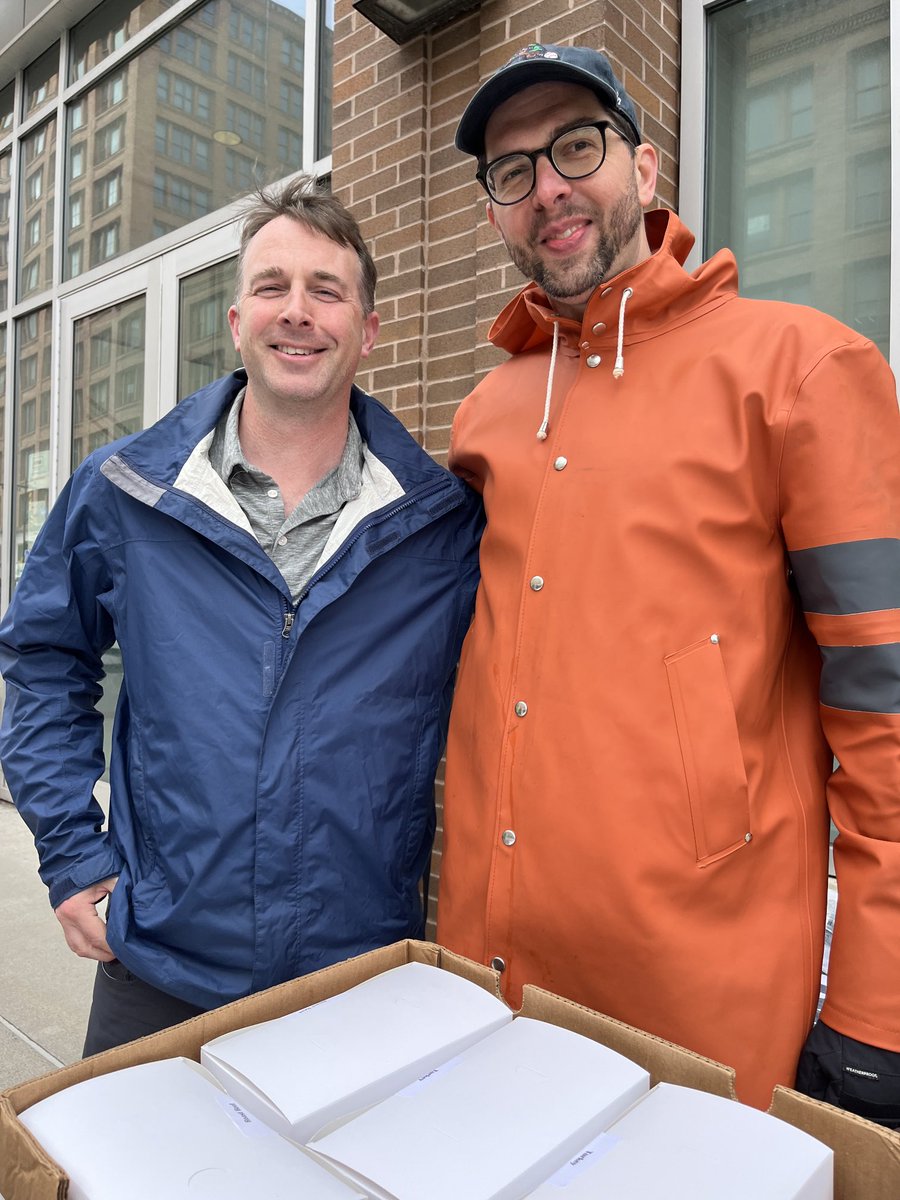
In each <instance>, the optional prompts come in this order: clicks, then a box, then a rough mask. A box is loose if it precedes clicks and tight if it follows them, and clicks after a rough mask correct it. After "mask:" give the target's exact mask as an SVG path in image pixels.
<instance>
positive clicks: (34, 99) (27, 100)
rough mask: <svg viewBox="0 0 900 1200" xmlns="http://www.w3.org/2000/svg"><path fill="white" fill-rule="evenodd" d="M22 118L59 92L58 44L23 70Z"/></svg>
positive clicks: (55, 43)
mask: <svg viewBox="0 0 900 1200" xmlns="http://www.w3.org/2000/svg"><path fill="white" fill-rule="evenodd" d="M23 82H24V85H25V86H24V92H23V104H24V107H23V116H26V117H27V116H30V115H31V113H33V112H34V111H35V109H38V108H40V106H41V105H42V104H45V103H46V102H47V101H48V100H52V99H53V98H54V97H55V96H56V94H57V93H58V91H59V42H54V44H53V45H52V46H51V47H50V49H49V50H45V51H44V53H43V54H42V55H41V56H40V58H36V59H35V60H34V62H33V63H32V64H31V65H30V66H29V67H26V68H25V76H24V80H23Z"/></svg>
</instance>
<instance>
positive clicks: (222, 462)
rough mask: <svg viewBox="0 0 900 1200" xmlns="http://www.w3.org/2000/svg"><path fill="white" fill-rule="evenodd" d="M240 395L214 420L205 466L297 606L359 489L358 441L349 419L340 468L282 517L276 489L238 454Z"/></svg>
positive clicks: (360, 453)
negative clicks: (230, 497)
mask: <svg viewBox="0 0 900 1200" xmlns="http://www.w3.org/2000/svg"><path fill="white" fill-rule="evenodd" d="M245 390H246V389H242V390H241V391H240V392H239V393H238V394H237V396H236V397H235V399H234V403H233V404H232V405H231V408H230V409H228V411H227V412H225V413H223V414H222V416H221V417H220V418H219V423H218V425H217V426H216V429H215V433H214V434H213V439H212V443H211V445H210V448H209V461H210V463H211V465H212V467H213V469H214V470H215V471H216V473H217V474H218V475H219V476H220V477H221V479H222V481H223V482H224V483H225V485H226V486H227V487H228V489H229V491H230V492H231V494H232V495H233V496H234V498H235V500H237V502H238V504H239V505H240V506H241V508H242V509H243V510H244V512H245V513H246V515H247V520H248V521H249V522H250V527H251V529H252V530H253V533H254V536H255V537H256V539H257V541H258V542H259V544H260V546H262V548H263V550H265V552H266V554H268V556H269V557H270V558H271V560H272V561H273V562H274V564H275V566H276V567H277V568H278V570H279V571H280V572H281V574H282V575H283V576H284V579H285V582H286V583H287V585H288V587H289V588H290V590H291V596H292V597H293V600H294V603H296V602H297V601H298V600H299V599H300V596H301V593H302V592H303V589H304V587H305V586H306V584H307V583H308V582H309V580H310V578H311V577H312V575H313V574H314V572H315V570H316V566H317V565H318V562H319V558H320V557H321V554H322V551H323V549H324V548H325V543H326V542H327V541H328V537H329V535H330V533H331V531H332V529H334V526H335V524H336V523H337V519H338V516H339V514H340V511H341V509H342V508H343V506H344V505H345V504H346V503H347V502H348V501H349V500H355V499H356V498H357V497H358V496H359V493H360V490H361V489H362V464H363V452H364V450H363V441H362V438H361V437H360V433H359V430H358V428H357V426H356V421H354V419H353V415H352V414H350V415H349V422H348V428H347V441H346V443H345V444H344V453H343V455H342V456H341V460H340V462H339V463H338V464H337V466H336V467H335V468H334V469H333V470H331V471H329V472H328V474H327V475H325V476H324V478H322V479H320V480H319V482H318V483H316V484H314V485H313V487H311V488H310V489H309V491H308V492H307V493H306V495H305V496H304V497H303V499H302V500H301V501H300V503H299V504H298V505H297V507H296V508H295V509H294V511H293V512H292V513H290V514H289V515H288V516H287V517H285V512H284V501H283V499H282V496H281V489H280V488H279V487H278V484H277V483H276V482H275V480H274V479H272V477H271V476H270V475H267V474H266V473H265V472H264V471H260V470H258V469H257V468H256V467H254V466H253V465H252V464H251V463H249V462H247V460H246V458H245V457H244V454H243V451H242V450H241V443H240V438H239V437H238V419H239V417H240V412H241V404H242V403H243V400H244V391H245Z"/></svg>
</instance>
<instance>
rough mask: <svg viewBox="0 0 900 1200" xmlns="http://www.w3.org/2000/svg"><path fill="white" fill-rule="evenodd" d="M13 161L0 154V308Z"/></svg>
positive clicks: (5, 286) (4, 294)
mask: <svg viewBox="0 0 900 1200" xmlns="http://www.w3.org/2000/svg"><path fill="white" fill-rule="evenodd" d="M11 163H12V151H10V150H7V151H6V153H5V154H0V309H4V308H6V305H7V303H8V301H9V267H8V263H9V195H10V186H11V185H10V178H9V169H10V165H11ZM4 328H5V327H4ZM4 336H5V334H4ZM0 462H2V459H0ZM0 473H2V472H0Z"/></svg>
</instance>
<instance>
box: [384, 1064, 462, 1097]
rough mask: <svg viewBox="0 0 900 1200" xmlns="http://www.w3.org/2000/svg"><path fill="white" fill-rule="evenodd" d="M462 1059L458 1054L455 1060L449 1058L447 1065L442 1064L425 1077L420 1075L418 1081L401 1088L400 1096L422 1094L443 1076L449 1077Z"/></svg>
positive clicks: (427, 1072) (426, 1073)
mask: <svg viewBox="0 0 900 1200" xmlns="http://www.w3.org/2000/svg"><path fill="white" fill-rule="evenodd" d="M461 1061H462V1058H461V1056H460V1055H458V1054H457V1056H456V1057H455V1058H448V1059H447V1061H446V1062H445V1063H440V1064H439V1065H438V1066H436V1067H433V1068H432V1069H431V1070H430V1071H426V1072H425V1074H424V1075H420V1076H419V1078H418V1079H414V1080H413V1082H412V1083H408V1084H407V1085H406V1087H405V1088H401V1089H400V1091H399V1092H397V1095H398V1096H414V1095H415V1094H416V1092H421V1091H422V1090H423V1088H427V1087H430V1086H431V1084H432V1083H434V1081H435V1080H436V1079H440V1078H441V1076H442V1075H448V1074H449V1073H450V1072H451V1071H452V1070H454V1068H456V1067H458V1066H459V1064H460V1062H461Z"/></svg>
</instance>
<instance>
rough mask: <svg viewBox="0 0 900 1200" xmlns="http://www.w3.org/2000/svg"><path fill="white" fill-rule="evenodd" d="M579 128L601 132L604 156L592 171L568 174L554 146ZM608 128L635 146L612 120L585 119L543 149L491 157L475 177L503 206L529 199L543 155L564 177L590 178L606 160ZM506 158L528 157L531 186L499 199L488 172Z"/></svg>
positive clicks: (492, 199)
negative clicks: (512, 197) (516, 195)
mask: <svg viewBox="0 0 900 1200" xmlns="http://www.w3.org/2000/svg"><path fill="white" fill-rule="evenodd" d="M579 129H596V130H597V131H598V132H599V134H600V140H601V141H602V142H603V157H602V158H601V159H600V161H599V162H598V163H597V165H596V167H592V168H591V170H590V171H585V172H584V174H583V175H567V174H566V172H565V171H561V170H560V169H559V167H558V166H557V165H556V162H555V161H554V159H553V147H554V146H555V145H556V143H557V142H558V141H560V140H561V139H562V138H566V137H569V136H570V135H571V134H573V133H577V132H578V130H579ZM607 130H611V131H612V132H613V133H614V134H616V136H617V137H620V138H621V139H622V141H623V142H627V143H628V145H629V146H631V147H634V142H633V141H632V140H631V138H629V137H626V136H625V134H624V133H623V132H622V131H621V129H617V128H616V126H615V125H614V124H613V122H612V121H583V122H580V123H579V124H578V125H573V127H572V128H571V129H564V130H563V131H562V133H558V134H557V135H556V137H555V138H554V139H553V141H552V142H550V144H549V145H547V146H544V147H543V148H542V149H541V150H514V151H513V152H512V153H511V154H501V155H500V157H499V158H493V159H491V161H490V162H489V163H485V164H484V165H483V166H479V168H478V170H477V171H476V172H475V178H476V179H477V180H478V182H479V183H480V184H481V186H482V187H483V188H484V190H485V191H486V192H487V194H488V197H489V198H490V201H491V203H492V204H500V205H503V207H509V206H510V205H513V204H521V203H522V201H523V200H527V199H528V197H529V196H530V195H531V193H532V192H533V191H534V189H535V186H536V184H537V160H538V159H539V158H540V157H541V156H542V155H546V157H547V159H548V160H549V162H550V165H551V166H552V167H553V170H554V171H555V172H556V173H557V175H561V176H562V178H563V179H588V178H590V176H591V175H596V173H597V172H598V171H599V170H600V168H601V167H602V166H603V164H604V163H605V162H606V155H607V153H608V147H607V144H606V132H607ZM506 158H527V159H529V160H530V162H531V187H530V188H529V189H528V191H527V192H526V193H525V195H524V196H519V198H518V199H517V200H498V199H497V197H496V196H495V195H494V193H493V192H492V191H491V189H490V188H489V187H488V182H487V177H488V172H489V171H490V170H491V169H492V168H494V167H496V166H497V164H498V163H502V162H503V160H504V159H506Z"/></svg>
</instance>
